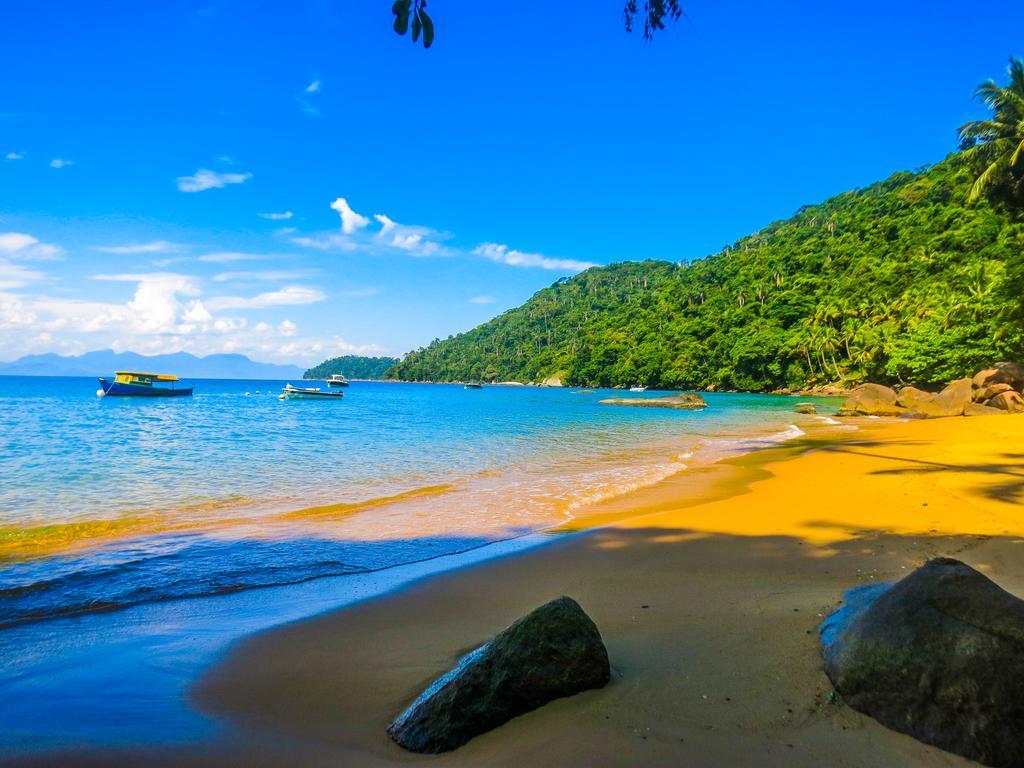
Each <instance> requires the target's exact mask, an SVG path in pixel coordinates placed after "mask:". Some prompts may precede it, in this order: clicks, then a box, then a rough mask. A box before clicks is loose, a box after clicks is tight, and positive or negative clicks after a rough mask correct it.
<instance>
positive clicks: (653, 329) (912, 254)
mask: <svg viewBox="0 0 1024 768" xmlns="http://www.w3.org/2000/svg"><path fill="white" fill-rule="evenodd" d="M977 175H978V174H977V172H976V168H974V167H972V166H971V164H970V163H969V160H968V155H967V154H956V155H952V156H950V157H949V158H947V159H946V160H945V161H943V162H941V163H939V164H938V165H935V166H933V167H931V168H929V169H925V170H922V171H919V172H914V173H910V172H903V173H897V174H895V175H893V176H891V177H890V178H889V179H886V180H885V181H883V182H881V183H878V184H875V185H873V186H871V187H868V188H866V189H860V190H856V191H852V192H847V193H845V194H842V195H839V196H837V197H834V198H831V199H829V200H827V201H825V202H824V203H821V204H820V205H813V206H806V207H804V208H801V209H800V210H799V211H798V212H797V213H796V214H795V215H794V216H793V217H792V218H790V219H788V220H785V221H779V222H776V223H774V224H771V225H770V226H768V227H766V228H765V229H763V230H761V231H760V232H757V233H755V234H752V235H750V236H748V237H745V238H743V239H742V240H740V241H739V242H737V243H735V244H734V245H732V246H730V247H728V248H725V249H724V250H723V251H722V252H720V253H717V254H714V255H711V256H708V257H706V258H703V259H699V260H695V261H692V262H689V263H670V262H662V261H632V262H629V261H627V262H623V263H618V264H612V265H609V266H606V267H595V268H592V269H589V270H587V271H585V272H583V273H581V274H579V275H577V276H575V277H573V278H567V279H563V280H559V281H558V282H557V283H555V284H554V285H552V286H551V287H549V288H545V289H544V290H542V291H539V292H538V293H537V294H535V295H534V296H533V297H532V298H531V299H530V300H529V301H528V302H527V303H526V304H524V305H523V306H521V307H518V308H516V309H513V310H510V311H508V312H506V313H504V314H503V315H501V316H499V317H497V318H495V319H493V320H491V321H489V322H487V323H484V324H483V325H481V326H479V327H477V328H474V329H473V330H471V331H469V332H467V333H463V334H459V335H458V336H454V337H450V338H448V339H445V340H435V341H434V342H433V343H431V344H430V346H428V347H426V348H424V349H419V350H416V351H414V352H411V353H410V354H409V355H407V356H406V357H405V359H404V360H402V361H401V362H400V363H398V364H397V365H395V366H394V367H393V368H392V369H391V371H390V373H391V375H392V376H394V377H395V378H400V379H405V380H433V381H451V380H470V379H482V380H490V381H493V380H518V381H523V382H535V381H541V380H544V379H546V378H547V377H549V376H552V375H556V374H560V375H561V376H562V379H563V381H564V383H566V384H569V385H575V386H616V385H632V384H647V385H650V386H656V387H664V388H673V389H675V388H679V389H708V388H716V389H742V390H752V391H764V390H772V389H779V388H787V387H788V388H798V387H804V386H808V385H815V384H825V383H832V382H843V383H847V384H852V383H856V382H860V381H865V380H871V381H877V382H890V383H898V382H905V383H914V384H919V385H924V386H927V385H937V384H941V383H945V382H948V381H949V380H951V379H954V378H957V377H960V376H964V375H969V374H973V373H974V372H975V371H976V370H978V369H979V368H982V367H984V366H986V365H988V364H990V363H992V362H994V361H997V360H1002V359H1007V358H1014V359H1021V358H1022V357H1024V311H1022V302H1024V298H1022V296H1024V221H1022V217H1021V215H1020V214H1019V212H1018V213H1016V214H1015V213H1014V211H1019V209H1015V208H1012V207H1008V206H1005V205H995V206H994V205H993V204H992V203H990V202H988V201H987V200H986V199H981V200H979V201H977V202H973V203H971V204H969V203H968V197H969V195H970V192H971V186H972V184H973V183H974V181H975V179H976V178H977Z"/></svg>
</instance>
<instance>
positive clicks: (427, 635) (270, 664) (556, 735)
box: [174, 417, 1024, 766]
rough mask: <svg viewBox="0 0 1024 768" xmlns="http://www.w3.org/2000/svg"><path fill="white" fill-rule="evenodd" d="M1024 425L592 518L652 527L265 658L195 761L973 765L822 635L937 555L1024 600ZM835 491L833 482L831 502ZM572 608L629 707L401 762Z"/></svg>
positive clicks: (377, 607) (664, 489)
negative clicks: (497, 654)
mask: <svg viewBox="0 0 1024 768" xmlns="http://www.w3.org/2000/svg"><path fill="white" fill-rule="evenodd" d="M1022 426H1024V420H1017V419H1015V418H1014V417H1000V418H991V419H985V420H982V421H981V422H979V421H978V420H974V421H970V422H969V421H968V420H964V419H959V420H954V419H947V420H941V421H933V422H910V423H894V424H893V423H878V424H870V423H869V424H868V425H867V426H866V427H865V428H864V429H863V431H861V432H859V433H857V434H856V435H852V436H849V437H848V438H847V439H841V438H836V439H827V440H814V439H811V440H804V441H802V442H804V443H805V444H804V445H793V444H790V445H786V446H783V447H780V448H776V449H769V450H767V451H764V452H755V453H752V454H746V455H744V456H742V457H739V458H736V459H731V460H727V461H726V462H722V464H723V465H725V466H733V467H734V468H736V469H737V471H736V472H731V473H729V472H723V473H722V474H719V476H718V477H717V478H714V479H712V480H711V482H710V484H709V486H708V488H707V489H706V490H709V491H710V489H711V488H715V491H714V492H711V493H710V494H709V495H708V496H706V497H705V498H703V499H697V500H694V499H690V500H687V501H685V502H683V503H682V504H680V503H679V499H678V491H679V488H673V487H671V486H672V485H673V483H672V479H669V480H667V481H663V482H662V483H661V484H659V485H658V486H655V487H652V488H648V489H644V490H641V491H637V492H635V493H633V494H630V495H629V497H628V500H625V499H618V500H614V501H612V502H609V503H606V504H603V505H598V507H600V509H597V510H594V512H595V515H594V516H593V517H592V518H590V520H591V521H596V520H609V519H611V517H613V516H614V515H616V514H618V513H619V512H621V511H623V510H624V509H626V508H628V509H631V510H632V511H633V512H634V513H639V514H634V515H632V516H630V517H627V518H619V519H618V520H617V521H616V522H614V523H612V524H610V525H603V526H601V527H598V528H592V529H589V530H587V531H586V532H584V533H583V534H582V535H578V536H571V537H567V538H564V539H561V540H559V541H557V542H555V543H553V544H552V545H550V546H546V547H542V548H539V549H532V550H529V551H526V552H522V553H519V554H517V555H515V556H511V557H506V558H500V559H492V560H488V561H487V562H484V563H481V564H479V565H476V566H473V567H472V568H469V569H461V570H458V571H452V572H447V573H444V574H440V575H437V576H434V577H431V578H429V579H425V580H421V581H418V582H417V583H415V584H412V585H410V586H408V587H406V588H404V589H402V590H400V591H398V592H395V593H391V594H389V595H387V596H384V597H381V598H378V599H376V600H373V601H370V602H367V603H362V604H360V605H358V606H353V607H351V608H348V609H343V610H340V611H335V612H330V613H326V614H323V615H321V616H317V617H313V618H311V619H307V620H304V621H299V622H295V623H293V624H290V625H287V626H284V627H279V628H276V629H273V630H270V631H268V632H264V633H261V634H259V635H255V636H251V637H248V638H246V639H244V640H242V641H241V642H239V643H237V644H236V645H235V646H234V647H233V648H232V649H231V650H230V651H229V653H228V654H227V655H226V656H225V657H224V658H223V659H222V660H221V662H220V663H219V664H218V665H216V666H215V667H214V668H213V669H212V670H210V672H209V673H208V674H207V675H206V676H204V677H203V678H202V679H201V680H200V681H199V683H198V684H197V686H196V687H195V688H194V689H193V693H194V697H195V699H194V700H195V701H196V702H198V704H199V705H200V707H201V708H202V709H203V710H204V711H207V712H210V713H213V714H216V715H217V716H219V717H221V718H223V720H224V722H226V723H229V724H230V728H229V731H230V733H231V735H230V736H229V737H228V738H227V739H226V740H224V741H222V742H220V743H218V744H213V745H207V746H206V747H204V748H201V749H198V750H184V751H181V752H177V753H175V754H174V759H175V760H178V761H182V762H184V763H186V764H197V765H206V764H212V761H214V760H216V759H224V758H226V757H227V756H237V755H244V756H246V758H255V757H256V756H257V754H258V755H259V757H260V759H259V760H258V761H257V764H261V765H276V764H282V763H283V762H284V761H283V760H282V758H283V756H284V753H282V752H281V751H277V752H275V750H282V749H283V750H284V752H285V753H288V754H292V753H296V754H303V755H306V756H307V757H308V758H309V759H310V760H311V761H313V762H319V761H325V762H326V761H328V760H330V761H334V762H335V763H336V764H353V765H355V764H358V765H394V764H404V763H408V762H416V761H422V760H431V761H437V762H440V763H442V764H444V765H453V766H456V765H479V764H493V765H510V766H511V765H519V764H521V763H522V762H523V761H526V760H532V761H534V762H536V763H537V764H539V765H568V764H588V765H621V764H623V763H622V760H623V756H625V755H628V756H629V759H630V760H632V761H633V762H636V763H644V764H651V765H663V764H664V765H667V764H675V763H677V762H678V761H680V760H686V761H687V764H693V765H709V766H710V765H728V764H743V763H744V760H747V761H749V759H750V755H752V754H757V755H759V757H760V758H763V759H759V761H758V762H759V764H765V765H808V766H810V765H822V764H833V765H851V766H852V765H877V766H883V765H886V766H888V765H893V764H897V765H900V764H908V765H909V764H913V765H924V766H960V765H968V764H970V763H969V762H968V761H965V760H962V759H961V758H958V757H955V756H952V755H949V754H946V753H943V752H941V751H940V750H937V749H935V748H933V747H928V746H926V745H923V744H920V743H918V742H916V741H914V740H913V739H910V738H909V737H906V736H903V735H900V734H896V733H893V732H891V731H888V730H886V729H885V728H884V727H882V726H880V725H879V724H877V723H875V722H874V721H872V720H870V719H868V718H866V717H863V716H861V715H859V714H857V713H856V712H853V711H852V710H849V709H848V708H846V707H844V706H842V705H841V704H840V703H836V702H833V701H832V700H831V699H830V696H829V694H830V692H831V686H830V685H829V684H828V682H827V680H826V679H825V677H824V674H823V673H822V671H821V665H820V658H819V655H818V639H817V628H818V625H819V624H820V623H821V621H822V619H823V618H824V616H825V615H827V614H828V612H829V611H830V610H832V609H833V608H835V607H836V605H838V604H839V602H840V601H841V599H842V595H843V594H844V593H845V592H846V591H847V590H848V589H850V588H853V587H856V586H859V585H862V584H869V583H880V582H883V581H892V580H896V579H898V578H900V577H901V576H902V575H905V574H906V573H907V572H909V570H911V569H912V568H913V567H916V565H919V564H920V563H922V562H923V561H924V560H926V559H928V558H929V557H931V556H934V555H937V554H946V555H954V556H958V557H961V558H963V559H965V560H967V561H969V562H971V563H972V564H973V565H974V566H975V567H977V568H979V569H981V570H982V571H983V572H986V573H987V574H988V575H990V576H991V577H992V578H994V579H996V580H997V581H998V582H999V583H1001V584H1002V585H1003V586H1004V587H1005V588H1007V589H1009V590H1010V591H1017V592H1018V593H1020V592H1022V591H1024V565H1019V564H1018V563H1017V562H1016V560H1017V558H1016V557H1015V555H1016V550H1017V549H1018V548H1019V546H1020V542H1021V541H1022V540H1021V538H1020V535H1021V534H1022V533H1024V523H1018V522H1017V520H1016V519H1015V514H1016V512H1017V504H1018V502H1019V500H1020V497H1021V494H1022V493H1024V472H1021V470H1020V469H1019V461H1018V462H1016V463H1014V461H1012V460H1008V458H1009V457H1012V456H1017V455H1024V453H1020V454H1019V453H1015V451H1018V450H1019V451H1024V432H1022V430H1021V427H1022ZM794 442H796V443H799V442H801V441H794ZM816 473H817V474H818V476H820V477H821V480H822V483H821V484H816V483H813V482H808V480H809V478H813V477H814V476H815V474H816ZM709 474H712V475H714V474H716V473H714V472H712V473H709ZM726 475H731V476H730V477H726ZM836 480H844V481H851V480H855V481H859V482H857V483H855V484H854V483H847V484H845V485H839V486H830V483H831V482H834V481H836ZM716 485H717V487H716ZM780 500H781V501H783V502H784V503H783V504H782V505H781V506H780V505H779V504H778V502H779V501H780ZM809 502H811V503H813V504H814V506H813V507H812V508H810V509H808V508H806V507H805V506H804V505H806V504H808V503H809ZM766 509H770V510H771V511H772V512H773V513H775V514H772V515H767V514H765V510H766ZM557 594H569V595H570V596H573V597H574V598H576V599H578V600H579V601H580V602H581V604H582V605H583V606H584V608H585V609H586V610H587V611H588V612H589V613H590V614H591V616H592V617H593V618H594V620H595V621H596V623H597V624H598V626H599V628H600V629H601V631H602V633H603V635H604V637H605V641H606V644H607V645H608V648H609V652H610V655H611V658H612V666H613V682H612V683H611V684H610V685H609V687H608V688H606V689H604V690H602V691H592V692H588V693H585V694H581V695H579V696H576V697H572V698H571V699H564V700H560V701H557V702H554V703H552V704H549V705H547V706H545V707H542V708H541V709H539V710H537V711H535V712H532V713H530V714H528V715H525V716H522V717H520V718H516V719H515V720H513V721H512V722H510V723H508V724H506V725H505V726H502V727H501V728H499V729H497V730H496V731H493V732H491V733H488V734H485V735H483V736H481V737H479V738H478V739H475V740H474V741H472V742H470V744H468V745H466V746H465V747H463V748H461V749H459V750H457V751H456V752H453V753H449V754H446V755H441V756H432V757H425V756H417V755H410V754H408V753H405V752H404V751H402V750H401V749H400V748H398V747H397V746H395V745H394V744H391V743H390V741H389V740H388V739H387V737H386V736H385V734H384V727H385V726H386V725H387V722H388V721H389V718H390V717H393V716H394V715H395V714H397V712H399V711H400V710H401V708H402V706H403V705H404V704H406V703H408V701H409V700H410V699H411V698H412V697H414V696H415V694H416V693H417V692H418V691H419V690H420V689H421V688H422V687H423V685H425V683H427V682H429V681H430V680H432V679H434V678H436V677H437V676H438V675H439V674H440V673H442V672H444V671H445V670H446V669H448V668H449V667H450V666H451V664H452V663H453V662H454V660H455V659H457V658H458V657H459V655H460V654H461V653H463V652H464V651H465V650H467V649H469V648H471V647H474V646H475V644H477V643H479V642H480V641H482V640H486V639H488V638H489V637H490V636H492V635H493V634H494V633H495V632H496V631H499V630H500V629H501V628H503V627H504V626H505V625H507V624H508V623H510V622H511V621H513V620H514V619H515V618H518V616H520V615H522V614H524V613H525V612H527V611H528V610H529V609H530V608H532V607H535V606H536V605H538V604H540V603H542V602H544V601H545V600H547V599H550V598H551V597H554V596H556V595H557ZM748 764H749V763H748Z"/></svg>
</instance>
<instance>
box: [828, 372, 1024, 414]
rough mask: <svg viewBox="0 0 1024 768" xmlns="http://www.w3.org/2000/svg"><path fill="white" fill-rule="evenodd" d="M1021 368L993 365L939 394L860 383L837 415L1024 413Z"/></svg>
mask: <svg viewBox="0 0 1024 768" xmlns="http://www.w3.org/2000/svg"><path fill="white" fill-rule="evenodd" d="M1022 392H1024V365H1020V364H1018V363H996V364H995V365H994V366H993V367H991V368H987V369H985V370H984V371H980V372H978V373H977V374H976V375H975V376H974V378H972V379H957V380H956V381H954V382H952V383H950V384H949V385H948V386H947V387H946V388H945V389H943V390H942V391H941V392H925V391H924V390H922V389H917V388H916V387H903V388H902V389H900V390H899V391H898V392H897V391H896V390H894V389H892V388H891V387H884V386H882V385H880V384H862V385H861V386H859V387H857V389H855V390H853V392H851V393H850V395H849V397H847V398H846V402H845V403H843V407H842V408H840V409H839V415H840V416H909V417H912V418H919V419H937V418H942V417H945V416H987V415H993V416H994V415H999V414H1007V413H1024V395H1022V394H1021V393H1022Z"/></svg>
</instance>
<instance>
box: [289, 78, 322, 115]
mask: <svg viewBox="0 0 1024 768" xmlns="http://www.w3.org/2000/svg"><path fill="white" fill-rule="evenodd" d="M320 87H321V85H320V81H319V80H314V81H313V82H311V83H310V84H309V85H307V86H306V87H305V88H303V89H302V93H300V94H299V95H298V96H296V97H295V100H296V101H298V102H299V107H300V108H301V109H302V111H303V112H305V113H306V114H307V115H310V116H311V117H320V114H321V112H320V108H319V107H317V106H316V105H315V104H313V102H312V101H311V100H310V99H311V97H313V96H315V95H316V94H318V93H320Z"/></svg>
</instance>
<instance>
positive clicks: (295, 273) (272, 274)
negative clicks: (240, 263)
mask: <svg viewBox="0 0 1024 768" xmlns="http://www.w3.org/2000/svg"><path fill="white" fill-rule="evenodd" d="M317 272H319V270H316V269H292V270H283V269H262V270H255V271H252V272H221V273H220V274H219V275H214V276H213V281H214V282H215V283H228V282H232V281H234V280H277V281H285V280H300V279H302V278H305V277H310V276H312V275H314V274H316V273H317Z"/></svg>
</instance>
